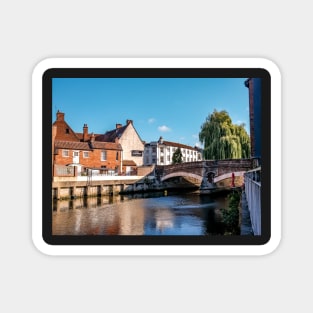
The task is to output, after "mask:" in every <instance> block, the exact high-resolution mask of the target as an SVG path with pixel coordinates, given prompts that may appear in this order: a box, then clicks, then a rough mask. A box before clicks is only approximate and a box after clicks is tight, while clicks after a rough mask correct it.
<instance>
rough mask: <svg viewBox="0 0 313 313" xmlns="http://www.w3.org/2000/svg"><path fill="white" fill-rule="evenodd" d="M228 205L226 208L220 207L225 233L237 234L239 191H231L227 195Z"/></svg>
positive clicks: (238, 230) (238, 229) (238, 232)
mask: <svg viewBox="0 0 313 313" xmlns="http://www.w3.org/2000/svg"><path fill="white" fill-rule="evenodd" d="M227 198H228V205H229V207H228V208H226V209H222V221H223V223H224V226H225V234H231V235H239V234H240V227H239V203H240V193H239V192H232V193H231V194H229V195H228V197H227Z"/></svg>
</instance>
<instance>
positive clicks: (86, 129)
mask: <svg viewBox="0 0 313 313" xmlns="http://www.w3.org/2000/svg"><path fill="white" fill-rule="evenodd" d="M87 140H88V126H87V124H84V127H83V141H84V142H85V141H87Z"/></svg>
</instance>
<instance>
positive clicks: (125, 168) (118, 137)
mask: <svg viewBox="0 0 313 313" xmlns="http://www.w3.org/2000/svg"><path fill="white" fill-rule="evenodd" d="M96 140H97V141H102V142H116V143H118V144H120V145H121V147H122V150H123V157H122V159H123V161H122V172H123V173H124V174H126V175H129V174H133V173H134V172H136V169H137V167H138V166H142V165H143V153H144V146H145V145H144V141H142V140H141V138H140V136H139V134H138V132H137V131H136V129H135V127H134V123H133V121H132V120H126V124H125V125H124V126H123V125H122V124H116V127H115V129H113V130H110V131H108V132H106V133H105V134H103V135H98V136H96Z"/></svg>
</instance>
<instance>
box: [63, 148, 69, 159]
mask: <svg viewBox="0 0 313 313" xmlns="http://www.w3.org/2000/svg"><path fill="white" fill-rule="evenodd" d="M69 155H70V152H69V151H68V150H62V156H63V157H64V158H68V157H69Z"/></svg>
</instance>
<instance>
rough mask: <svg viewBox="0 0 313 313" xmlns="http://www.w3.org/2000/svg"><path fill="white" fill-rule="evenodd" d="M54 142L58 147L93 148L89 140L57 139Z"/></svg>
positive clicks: (73, 148)
mask: <svg viewBox="0 0 313 313" xmlns="http://www.w3.org/2000/svg"><path fill="white" fill-rule="evenodd" d="M54 144H55V147H56V148H57V149H60V148H61V149H72V150H91V149H90V147H89V144H88V142H76V141H61V140H56V141H55V142H54Z"/></svg>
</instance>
